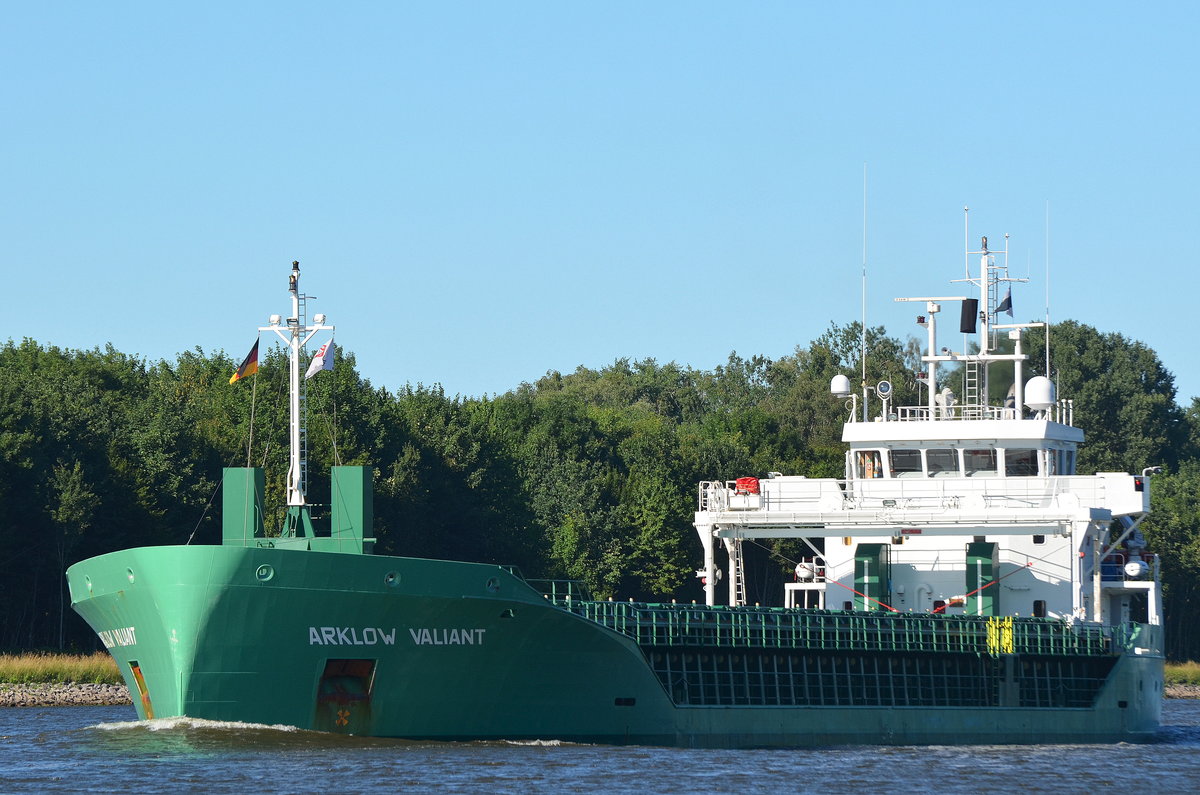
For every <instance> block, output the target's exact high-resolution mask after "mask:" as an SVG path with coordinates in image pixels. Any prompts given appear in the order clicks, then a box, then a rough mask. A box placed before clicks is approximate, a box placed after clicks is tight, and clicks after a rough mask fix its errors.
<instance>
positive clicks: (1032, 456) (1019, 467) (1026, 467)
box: [1004, 450, 1038, 477]
mask: <svg viewBox="0 0 1200 795" xmlns="http://www.w3.org/2000/svg"><path fill="white" fill-rule="evenodd" d="M1037 473H1038V461H1037V450H1005V451H1004V474H1005V475H1007V476H1009V477H1025V476H1028V475H1036V474H1037Z"/></svg>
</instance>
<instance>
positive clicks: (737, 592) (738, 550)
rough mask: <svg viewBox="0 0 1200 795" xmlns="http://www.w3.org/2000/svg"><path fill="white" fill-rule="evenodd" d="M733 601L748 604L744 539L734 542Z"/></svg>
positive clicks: (736, 605) (739, 605)
mask: <svg viewBox="0 0 1200 795" xmlns="http://www.w3.org/2000/svg"><path fill="white" fill-rule="evenodd" d="M733 603H734V606H735V607H745V606H746V565H745V562H744V561H743V559H742V539H740V538H738V539H735V540H734V542H733Z"/></svg>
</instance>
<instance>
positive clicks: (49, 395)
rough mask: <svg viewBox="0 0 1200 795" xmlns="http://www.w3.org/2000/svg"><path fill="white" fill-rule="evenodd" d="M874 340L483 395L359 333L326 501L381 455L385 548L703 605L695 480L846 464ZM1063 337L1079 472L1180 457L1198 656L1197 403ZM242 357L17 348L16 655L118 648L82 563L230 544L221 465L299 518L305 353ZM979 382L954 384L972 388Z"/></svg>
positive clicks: (1036, 367) (1155, 377) (1170, 552)
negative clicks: (366, 365) (239, 372)
mask: <svg viewBox="0 0 1200 795" xmlns="http://www.w3.org/2000/svg"><path fill="white" fill-rule="evenodd" d="M866 339H867V348H868V353H867V378H868V380H869V381H871V382H875V381H877V380H879V379H881V378H888V379H889V380H891V381H892V383H893V384H894V385H895V387H896V390H895V391H896V401H897V402H898V403H899V404H901V405H912V404H915V403H918V402H919V398H918V382H917V381H916V379H915V377H914V375H913V374H914V373H916V372H917V370H918V365H919V353H918V347H917V345H916V343H915V342H914V341H913V340H909V341H907V342H901V341H900V340H898V339H896V338H893V337H889V336H887V334H886V333H885V331H884V330H883V329H882V328H874V329H868V330H867V335H866ZM859 341H860V327H859V326H858V324H853V323H852V324H849V325H846V326H838V325H833V326H831V327H830V329H829V330H828V331H827V332H826V333H825V334H823V335H821V336H820V337H818V338H817V339H816V340H813V341H812V342H810V343H808V344H807V345H802V346H799V347H797V348H796V350H795V351H794V353H792V354H790V355H787V356H783V357H780V358H778V359H771V358H767V357H764V356H751V357H749V358H745V357H742V356H740V355H738V354H736V353H735V354H730V356H729V357H728V359H727V361H725V362H724V363H722V364H720V365H718V366H716V367H714V368H712V369H711V370H699V369H695V368H691V367H687V366H683V365H678V364H675V363H667V364H659V363H658V362H656V361H654V360H653V359H647V360H642V361H632V360H628V359H619V360H617V361H615V362H613V363H612V364H610V365H607V366H605V367H602V368H599V369H592V368H587V367H579V368H577V369H576V370H575V371H574V372H571V373H565V374H564V373H560V372H556V371H551V372H548V373H547V374H546V375H545V376H543V377H541V378H539V379H537V380H536V381H534V382H532V383H523V384H520V385H518V386H516V387H514V388H513V389H512V390H511V391H509V392H507V393H505V394H502V395H496V396H492V397H483V398H473V397H463V396H449V395H446V394H445V393H444V392H443V390H442V389H441V388H440V387H438V386H432V387H428V386H422V385H417V386H411V385H409V386H405V387H404V388H402V389H399V390H396V391H389V390H386V389H381V388H378V387H375V386H373V385H372V384H371V382H370V381H369V380H367V379H366V378H364V377H363V376H362V375H361V374H360V373H359V372H358V371H357V368H356V363H355V359H354V356H353V354H351V353H349V352H347V351H344V350H340V349H339V351H338V357H337V360H336V365H335V367H334V369H333V371H332V372H321V373H318V374H317V375H316V376H315V377H314V378H313V379H312V380H311V381H310V382H308V390H309V391H308V395H309V421H308V436H307V440H308V448H309V455H310V469H309V471H310V478H311V487H310V495H311V499H312V501H313V502H316V503H321V502H328V495H329V491H328V489H329V486H328V469H329V466H330V465H331V464H333V463H339V462H340V463H343V464H365V465H370V466H372V467H373V468H374V470H375V519H376V527H375V535H376V538H377V539H378V543H377V547H376V550H377V551H378V552H380V553H384V554H400V555H414V556H427V557H436V558H444V559H457V560H472V561H481V562H491V563H504V564H514V565H517V566H519V567H520V569H521V570H522V571H523V572H524V573H525V574H527V575H530V576H548V577H563V578H572V579H579V580H583V581H584V582H585V583H586V584H587V585H588V587H589V588H590V589H591V591H592V593H593V594H596V595H597V596H600V597H602V598H604V597H609V596H613V597H616V598H631V597H632V598H635V599H647V600H662V599H667V600H669V599H670V598H671V597H677V598H679V599H680V600H689V599H701V598H702V594H701V590H700V586H699V583H698V581H697V580H696V577H695V570H696V569H697V568H698V567H699V565H700V563H701V550H700V544H699V543H698V541H697V539H696V534H695V529H694V528H693V527H692V520H693V512H694V511H695V508H696V506H695V500H696V496H695V495H696V484H697V482H699V481H701V480H714V479H726V478H733V477H737V476H741V475H765V474H766V473H767V472H771V471H777V472H785V473H789V474H798V475H807V476H810V477H840V476H841V475H842V468H843V452H842V450H843V448H842V444H841V441H840V437H841V425H842V422H843V420H844V419H845V416H846V407H845V406H844V405H843V401H841V400H837V399H834V398H832V397H831V396H830V395H829V390H828V385H829V380H830V378H832V377H833V376H834V375H835V374H839V373H842V374H846V373H858V372H859V371H860V363H859ZM1043 348H1044V346H1043V342H1042V340H1041V339H1040V338H1039V335H1037V334H1030V339H1029V340H1028V341H1027V345H1026V349H1027V350H1031V351H1036V352H1038V353H1036V354H1035V355H1034V356H1035V361H1033V362H1032V363H1031V367H1030V368H1029V369H1028V370H1027V374H1028V373H1040V372H1042V368H1043V365H1042V363H1041V362H1040V361H1038V360H1036V359H1037V357H1039V356H1041V355H1042V353H1041V351H1043ZM239 353H240V352H239ZM1051 353H1052V358H1051V360H1052V361H1053V362H1054V365H1055V370H1054V372H1053V377H1054V380H1055V381H1056V383H1057V384H1058V386H1059V393H1060V394H1061V395H1062V396H1063V397H1069V398H1071V399H1072V400H1073V401H1074V407H1075V419H1076V423H1077V424H1078V425H1079V426H1081V427H1082V428H1083V430H1084V431H1085V433H1086V434H1087V439H1088V442H1087V444H1085V446H1084V447H1083V449H1082V450H1081V453H1080V456H1079V471H1080V472H1081V473H1083V474H1090V473H1094V472H1097V471H1124V472H1135V473H1140V472H1141V471H1142V470H1143V469H1145V468H1147V467H1152V466H1162V467H1163V468H1164V474H1162V475H1159V476H1156V477H1155V478H1154V479H1153V492H1154V497H1155V513H1154V514H1153V515H1152V516H1151V517H1150V518H1149V519H1147V520H1146V522H1144V523H1143V525H1142V530H1143V531H1144V533H1145V535H1146V537H1147V540H1148V542H1149V544H1150V547H1149V548H1150V551H1152V552H1155V553H1157V554H1159V556H1160V559H1161V561H1162V570H1163V579H1164V583H1165V589H1164V590H1165V600H1166V608H1165V611H1166V622H1167V638H1168V652H1169V656H1170V657H1171V658H1172V659H1176V660H1188V659H1200V631H1196V630H1197V627H1196V624H1197V621H1198V620H1200V619H1197V616H1200V534H1198V529H1200V401H1197V400H1192V402H1191V404H1190V405H1189V406H1186V407H1183V406H1180V405H1179V403H1178V402H1177V400H1176V394H1175V387H1174V380H1173V377H1172V375H1171V374H1170V373H1169V372H1168V371H1167V370H1166V369H1165V368H1164V367H1163V366H1162V364H1161V362H1160V361H1159V360H1158V357H1157V356H1156V355H1155V353H1154V352H1153V351H1152V350H1150V349H1148V348H1146V347H1145V346H1144V345H1142V344H1141V343H1138V342H1135V341H1131V340H1128V339H1126V338H1124V337H1122V336H1121V335H1119V334H1112V333H1103V332H1100V331H1097V330H1096V329H1094V328H1092V327H1090V326H1085V325H1081V324H1078V323H1074V322H1070V321H1068V322H1064V323H1059V324H1057V325H1056V326H1055V327H1054V329H1053V331H1052V334H1051ZM236 366H237V362H235V361H234V360H233V359H231V358H230V357H229V356H227V355H226V354H224V353H223V352H216V353H209V352H205V351H203V350H200V349H196V350H193V351H188V352H184V353H182V354H180V355H179V356H178V357H177V358H176V359H175V360H174V361H157V362H148V361H145V360H143V359H140V358H138V357H136V356H130V355H128V354H125V353H122V352H120V351H117V350H115V349H113V348H112V347H111V346H109V347H106V348H103V349H99V348H97V349H93V350H69V349H62V348H57V347H53V346H47V345H42V344H39V343H37V342H36V341H33V340H24V341H22V342H12V341H9V342H8V343H7V344H3V345H0V605H2V606H3V607H2V609H0V648H3V649H30V648H53V649H62V650H75V651H91V650H94V649H98V648H99V641H98V639H97V638H96V637H95V635H94V634H93V633H92V632H91V631H90V629H89V628H88V627H87V626H86V625H85V624H84V623H83V622H82V621H81V620H80V619H79V618H78V617H77V616H76V615H75V614H74V613H73V611H71V609H70V598H69V595H68V594H67V591H66V587H65V582H64V578H63V571H64V570H65V569H66V567H67V566H69V565H70V564H71V563H73V562H75V561H78V560H82V559H84V558H88V557H92V556H94V555H99V554H103V553H106V552H111V551H113V550H117V549H123V548H128V547H135V546H144V545H155V544H183V543H198V544H211V543H219V541H220V520H221V517H220V507H221V501H220V499H219V492H218V488H219V485H220V479H221V471H222V467H226V466H242V465H245V463H246V461H247V459H248V458H249V460H251V461H253V462H254V463H255V464H261V465H263V466H264V467H265V469H266V472H267V478H268V499H269V500H270V502H269V503H268V504H267V505H266V506H265V509H266V517H267V523H268V526H270V527H278V526H279V524H280V522H281V519H282V517H283V513H284V508H285V506H284V505H283V504H282V502H283V493H284V489H283V482H284V478H285V476H286V470H287V461H286V459H287V429H286V427H287V426H286V421H287V398H286V392H287V390H286V381H287V373H286V370H287V366H286V361H285V359H284V357H283V356H282V354H281V353H279V352H278V351H277V350H271V351H264V353H263V355H262V356H260V369H259V372H258V374H257V375H256V376H253V377H252V378H253V379H257V386H256V387H252V385H251V384H249V383H246V382H247V381H250V380H251V379H250V378H246V379H242V380H239V381H238V382H237V383H235V384H230V383H229V376H230V374H231V373H233V371H234V369H235V368H236ZM956 378H957V376H956V375H954V374H953V373H948V374H947V376H946V379H945V383H944V384H939V385H938V386H939V387H940V386H949V387H950V388H952V389H954V390H955V391H956V392H959V391H960V388H959V386H958V383H957V381H956V380H955V379H956ZM856 380H857V376H856ZM1003 380H1004V379H1003V377H1001V376H999V375H997V377H995V378H993V382H994V384H993V385H994V387H995V388H996V389H997V394H996V395H994V396H993V397H994V399H996V400H1002V399H1003V395H1004V391H1005V390H1007V388H1008V384H1007V383H1001V382H1002V381H1003ZM252 395H256V396H257V397H256V402H255V405H254V410H253V412H252V411H251V396H252ZM251 416H253V417H254V418H255V419H254V433H253V437H252V438H253V446H252V447H251V448H250V449H249V450H248V449H247V443H248V440H249V439H250V438H251V434H250V418H251ZM788 554H789V549H788V547H787V546H786V545H784V544H776V545H774V546H771V545H768V546H767V547H762V548H759V547H753V548H749V549H748V550H747V567H748V574H749V582H750V583H751V591H750V593H748V594H747V597H748V599H749V600H750V601H751V602H759V603H762V604H778V603H779V602H780V600H781V598H782V596H781V595H782V590H783V589H782V584H783V582H784V578H785V577H786V576H787V572H788V571H789V570H790V569H791V568H792V565H794V564H790V563H789V562H788V561H787V557H788Z"/></svg>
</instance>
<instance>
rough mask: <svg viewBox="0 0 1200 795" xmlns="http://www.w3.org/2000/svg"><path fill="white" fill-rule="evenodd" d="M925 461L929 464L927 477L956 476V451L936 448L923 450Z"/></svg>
mask: <svg viewBox="0 0 1200 795" xmlns="http://www.w3.org/2000/svg"><path fill="white" fill-rule="evenodd" d="M925 462H926V463H927V464H928V465H929V477H931V478H949V477H958V451H957V450H954V449H951V448H937V449H933V450H926V451H925Z"/></svg>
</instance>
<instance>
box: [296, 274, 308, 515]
mask: <svg viewBox="0 0 1200 795" xmlns="http://www.w3.org/2000/svg"><path fill="white" fill-rule="evenodd" d="M306 298H307V296H305V295H303V294H302V295H300V311H299V312H297V314H298V315H299V320H300V328H301V329H305V328H308V309H307V303H308V302H307V300H306ZM307 367H308V351H307V350H306V349H304V348H301V349H300V483H299V484H297V485H299V487H300V490H301V492H303V493H304V494H305V495H306V496H305V499H306V500H307V493H308V379H307V378H305V377H304V375H305V370H306V368H307Z"/></svg>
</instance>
